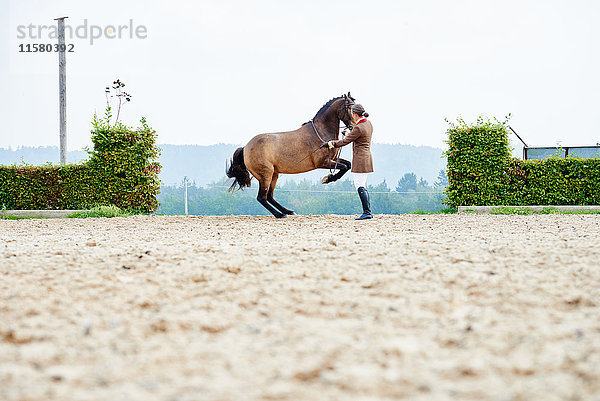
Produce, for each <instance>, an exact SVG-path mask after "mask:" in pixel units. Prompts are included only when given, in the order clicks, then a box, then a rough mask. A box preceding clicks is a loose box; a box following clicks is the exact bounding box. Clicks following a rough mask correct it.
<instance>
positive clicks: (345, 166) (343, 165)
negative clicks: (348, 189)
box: [319, 159, 352, 184]
mask: <svg viewBox="0 0 600 401" xmlns="http://www.w3.org/2000/svg"><path fill="white" fill-rule="evenodd" d="M326 163H327V166H319V168H329V162H328V161H326ZM332 164H333V166H332V167H335V162H333V163H332ZM351 167H352V163H350V162H349V161H348V160H345V159H339V160H338V161H337V168H339V169H340V171H338V172H337V173H335V174H328V175H326V176H325V177H323V179H322V180H321V184H329V183H330V182H334V181H337V180H339V179H340V178H342V176H343V175H344V174H346V172H348V171H349V170H350V168H351Z"/></svg>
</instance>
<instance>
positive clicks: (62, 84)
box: [54, 17, 69, 164]
mask: <svg viewBox="0 0 600 401" xmlns="http://www.w3.org/2000/svg"><path fill="white" fill-rule="evenodd" d="M65 18H69V17H60V18H55V19H54V20H55V21H58V100H59V106H58V109H59V113H60V162H61V163H62V164H66V163H67V58H66V52H67V45H66V44H65Z"/></svg>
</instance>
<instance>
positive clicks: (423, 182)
mask: <svg viewBox="0 0 600 401" xmlns="http://www.w3.org/2000/svg"><path fill="white" fill-rule="evenodd" d="M419 186H420V187H421V188H427V187H428V186H429V183H428V182H427V180H425V178H423V177H421V178H420V179H419Z"/></svg>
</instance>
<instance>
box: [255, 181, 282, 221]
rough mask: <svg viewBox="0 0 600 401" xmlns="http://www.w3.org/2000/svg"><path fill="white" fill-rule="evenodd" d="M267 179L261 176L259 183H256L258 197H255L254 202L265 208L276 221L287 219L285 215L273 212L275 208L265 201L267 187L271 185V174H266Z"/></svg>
mask: <svg viewBox="0 0 600 401" xmlns="http://www.w3.org/2000/svg"><path fill="white" fill-rule="evenodd" d="M268 176H269V177H268V178H266V177H265V176H262V177H261V178H260V179H259V181H258V195H257V196H256V200H257V201H258V202H259V203H260V204H261V205H263V206H264V207H265V209H267V210H268V211H269V212H271V213H273V216H275V217H277V218H278V219H280V218H282V217H287V216H286V215H285V214H283V213H280V212H279V211H277V210H275V208H274V207H273V206H271V205H269V202H268V201H267V192H268V190H269V186H270V185H271V176H272V173H270V174H268Z"/></svg>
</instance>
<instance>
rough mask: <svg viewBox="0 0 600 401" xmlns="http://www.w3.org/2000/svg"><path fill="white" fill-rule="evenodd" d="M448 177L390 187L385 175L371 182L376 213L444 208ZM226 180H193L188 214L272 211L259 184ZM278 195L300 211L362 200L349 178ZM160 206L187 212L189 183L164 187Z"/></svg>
mask: <svg viewBox="0 0 600 401" xmlns="http://www.w3.org/2000/svg"><path fill="white" fill-rule="evenodd" d="M446 183H447V181H446V179H445V174H443V172H440V176H439V177H438V180H437V181H436V182H435V183H434V185H427V183H426V181H425V180H423V179H421V180H417V176H416V175H415V174H414V173H407V174H405V175H404V176H403V177H402V179H400V180H399V181H398V184H397V185H396V187H395V188H389V186H388V184H387V182H386V181H385V180H384V181H382V182H381V183H379V184H377V185H368V190H369V192H370V195H371V207H372V210H373V213H376V214H402V213H411V212H418V211H423V212H438V211H440V210H442V209H444V208H446V206H445V205H444V204H443V203H442V200H443V198H444V189H445V185H446ZM227 184H228V182H227V181H226V180H225V179H222V180H220V181H219V182H216V183H213V184H211V185H208V186H206V187H201V186H196V185H193V184H188V188H187V191H188V213H189V214H192V215H229V214H243V215H268V214H269V213H268V212H267V210H265V208H264V207H263V206H262V205H260V204H259V203H258V202H257V201H256V194H257V187H256V186H253V187H252V188H249V189H246V190H244V191H235V192H233V193H230V192H228V191H227V189H228V185H227ZM275 199H276V200H277V201H278V202H279V203H281V204H282V205H284V206H285V207H287V208H289V209H292V210H294V211H295V212H296V213H298V214H357V213H360V212H361V210H362V209H361V205H360V200H359V198H358V195H357V193H356V190H355V189H354V185H353V184H352V182H351V181H350V180H349V179H346V180H343V181H339V182H336V183H333V184H328V185H322V184H315V183H314V182H312V181H310V180H308V179H305V180H303V181H300V182H295V181H288V182H286V183H284V184H282V185H281V186H278V187H277V189H276V190H275ZM158 201H159V202H160V206H159V208H158V210H157V213H162V214H183V213H184V185H183V183H181V184H180V185H171V186H162V187H161V191H160V194H159V195H158Z"/></svg>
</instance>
